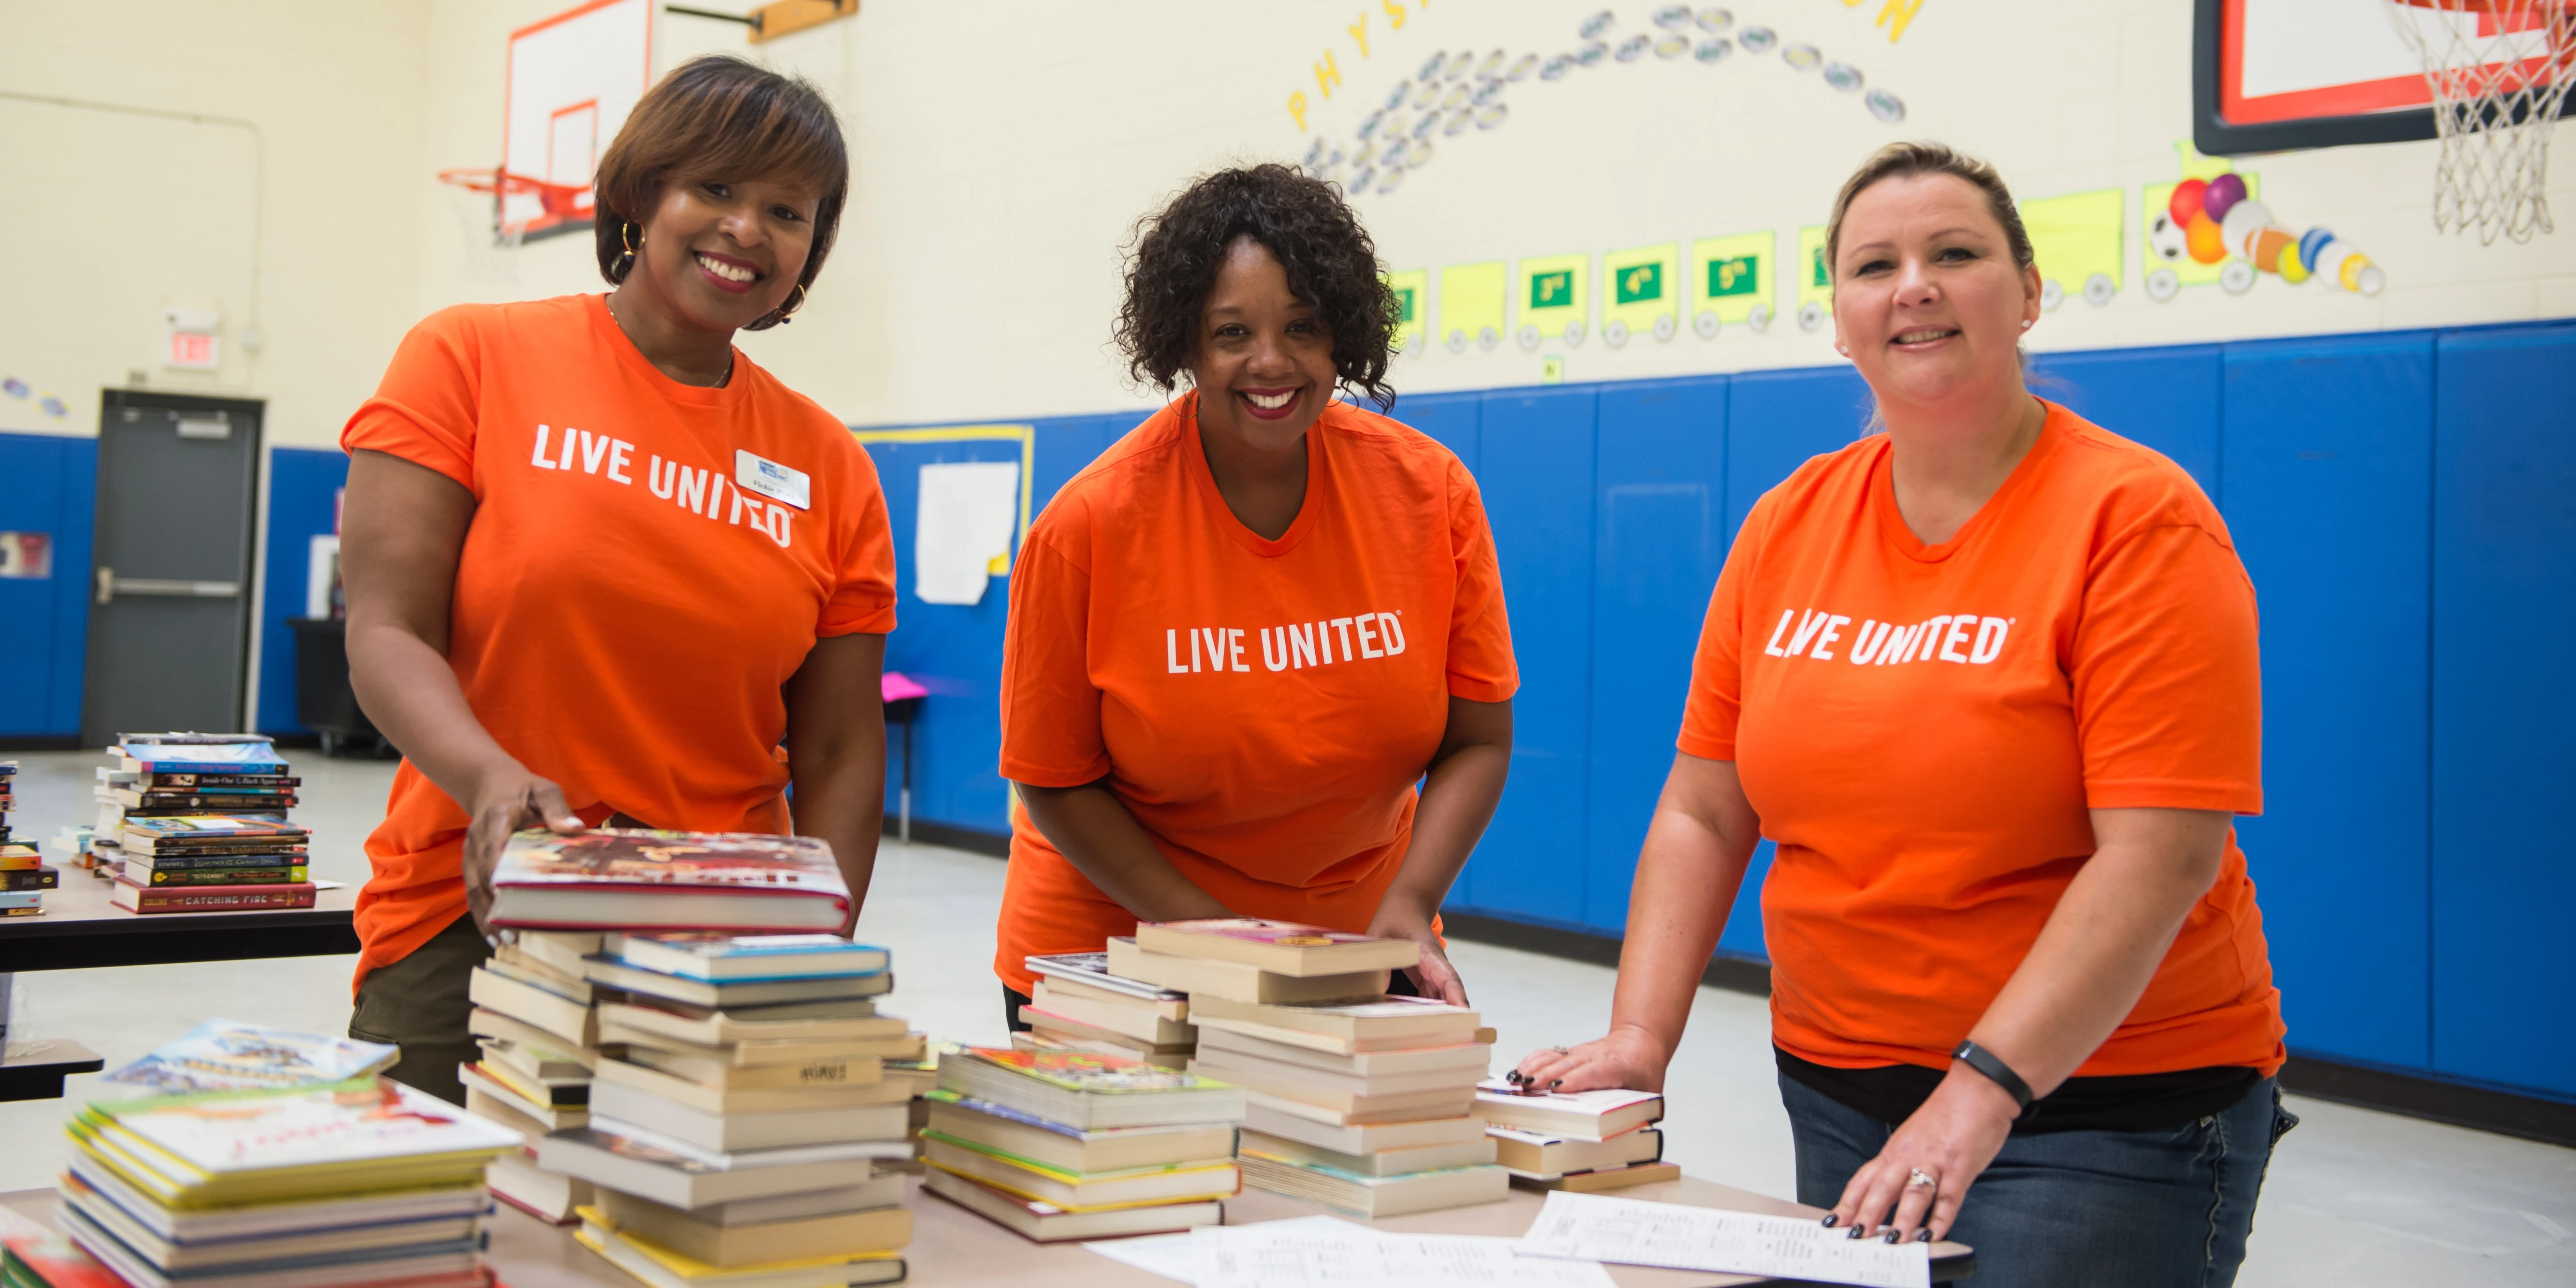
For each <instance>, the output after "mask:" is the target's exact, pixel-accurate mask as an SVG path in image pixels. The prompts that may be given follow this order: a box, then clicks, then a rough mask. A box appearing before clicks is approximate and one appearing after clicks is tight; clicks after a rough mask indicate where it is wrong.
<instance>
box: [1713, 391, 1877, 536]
mask: <svg viewBox="0 0 2576 1288" xmlns="http://www.w3.org/2000/svg"><path fill="white" fill-rule="evenodd" d="M1725 383H1726V392H1727V417H1726V424H1727V435H1726V534H1727V538H1728V540H1730V541H1732V540H1733V539H1734V536H1735V531H1736V529H1738V528H1741V527H1743V526H1744V516H1745V515H1746V514H1747V513H1749V512H1751V510H1752V509H1753V503H1754V502H1756V501H1759V500H1761V499H1762V494H1763V493H1765V492H1768V491H1770V490H1771V488H1772V486H1773V485H1774V484H1776V483H1778V482H1780V480H1782V479H1785V478H1787V477H1789V475H1790V473H1791V472H1792V471H1794V470H1796V469H1797V468H1798V467H1799V466H1800V465H1803V464H1805V463H1806V461H1807V458H1808V457H1811V456H1820V455H1822V454H1824V453H1826V452H1831V451H1836V450H1838V449H1840V448H1842V447H1844V446H1846V445H1848V444H1849V443H1851V442H1852V440H1854V439H1857V438H1859V437H1860V436H1861V430H1862V428H1863V427H1864V426H1865V425H1866V424H1867V423H1868V421H1869V411H1870V399H1869V386H1867V385H1865V384H1862V383H1861V379H1860V376H1859V374H1858V373H1856V372H1854V371H1853V370H1852V369H1851V368H1849V367H1818V368H1811V369H1807V370H1800V371H1764V372H1758V373H1754V374H1751V375H1742V376H1736V377H1734V378H1733V379H1731V380H1728V381H1726V382H1725Z"/></svg>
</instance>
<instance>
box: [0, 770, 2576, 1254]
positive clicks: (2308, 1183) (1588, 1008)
mask: <svg viewBox="0 0 2576 1288" xmlns="http://www.w3.org/2000/svg"><path fill="white" fill-rule="evenodd" d="M18 759H20V760H21V761H22V762H24V763H25V765H26V769H25V771H24V772H23V773H22V774H21V776H20V777H21V786H20V791H21V794H22V804H23V805H24V806H25V807H26V811H27V812H26V814H25V815H24V816H23V817H22V819H21V822H23V824H24V825H25V826H26V827H27V828H28V830H29V831H31V832H35V833H38V834H44V833H50V832H52V831H53V829H54V827H55V826H56V825H58V824H59V823H62V822H65V821H69V820H70V819H72V818H75V817H81V816H85V815H86V813H87V812H88V810H89V805H88V791H89V777H90V766H92V765H94V764H97V763H100V762H99V758H98V757H96V756H92V755H76V754H72V753H60V754H56V753H47V754H41V755H26V754H21V755H20V756H19V757H18ZM294 759H295V760H296V765H297V771H298V772H299V773H301V774H303V775H304V778H305V782H306V784H307V786H306V789H305V798H306V800H307V801H308V802H310V803H309V804H308V805H306V806H305V807H304V808H303V809H301V810H300V811H298V813H299V815H300V816H301V817H303V818H305V819H306V820H308V821H309V822H310V823H311V824H312V825H313V827H314V831H315V837H316V844H315V863H314V866H315V868H316V869H317V871H318V873H319V874H320V875H323V876H328V877H331V878H334V879H341V880H356V879H362V878H363V877H364V875H365V864H364V860H363V858H362V857H361V856H360V853H359V850H358V842H359V841H360V839H361V838H362V837H363V836H364V835H365V832H366V829H367V828H368V827H369V826H371V825H372V824H373V822H374V820H375V818H376V817H377V816H378V814H379V813H380V810H381V803H382V801H383V798H384V789H385V785H386V783H387V782H388V781H390V779H391V778H392V772H393V767H392V766H391V765H390V764H388V763H382V762H377V763H369V762H360V761H325V760H323V759H322V758H321V757H320V756H319V755H318V754H317V753H314V752H310V751H307V752H302V753H299V754H297V755H296V756H295V757H294ZM1002 871H1003V869H1002V864H1001V863H1000V862H999V861H997V860H993V859H988V858H984V857H981V856H978V855H972V854H964V853H960V852H958V851H955V850H944V849H939V848H936V847H932V846H911V847H903V846H897V845H895V844H893V843H891V842H889V843H888V845H887V847H886V849H885V851H884V854H883V856H882V857H881V858H880V859H879V861H878V868H877V880H876V887H875V889H874V890H873V891H872V892H871V895H870V898H869V901H868V907H867V911H866V914H865V916H864V917H863V918H862V919H861V921H860V923H859V930H860V935H861V937H862V938H865V939H868V940H870V941H872V942H876V943H881V944H884V945H886V946H887V947H888V948H890V949H892V950H893V952H894V960H895V972H896V975H897V984H896V989H895V994H894V997H893V999H892V1001H891V1002H890V1003H889V1009H890V1010H893V1011H897V1012H900V1013H902V1014H905V1015H908V1016H910V1017H912V1019H913V1020H914V1022H915V1023H916V1024H918V1025H919V1026H920V1027H922V1028H924V1029H926V1030H928V1031H929V1032H930V1033H932V1034H933V1035H935V1036H938V1037H941V1038H949V1039H955V1040H959V1041H983V1042H991V1041H998V1040H1000V1038H1001V1035H1002V1009H1001V989H1000V986H999V985H998V984H997V983H995V981H994V979H993V975H992V970H991V963H992V956H993V933H992V926H993V910H994V908H995V907H996V905H997V904H998V903H999V901H1000V898H1001V888H1002ZM79 879H82V880H87V879H88V878H87V877H85V876H84V877H80V878H79ZM1454 956H1455V959H1456V961H1457V963H1458V966H1459V969H1460V970H1461V971H1462V972H1464V973H1465V975H1466V978H1467V982H1468V987H1469V988H1470V990H1471V991H1472V993H1473V995H1474V1000H1475V1002H1476V1003H1477V1005H1478V1006H1479V1007H1480V1008H1481V1009H1482V1010H1483V1011H1484V1012H1485V1014H1486V1016H1487V1017H1488V1019H1489V1021H1490V1022H1491V1023H1493V1024H1494V1025H1495V1026H1496V1027H1497V1028H1499V1029H1501V1030H1502V1033H1503V1053H1502V1059H1503V1060H1504V1061H1508V1060H1510V1059H1512V1058H1516V1057H1517V1056H1518V1055H1519V1054H1520V1053H1522V1052H1524V1051H1526V1050H1528V1049H1530V1048H1532V1047H1536V1046H1542V1045H1546V1044H1550V1043H1558V1042H1573V1041H1579V1040H1581V1039H1583V1038H1586V1037H1590V1036H1593V1035H1594V1034H1596V1033H1597V1031H1598V1029H1599V1027H1600V1025H1601V1023H1602V1020H1603V1017H1604V1016H1605V1015H1606V1014H1607V1012H1608V1008H1609V1002H1610V990H1611V983H1612V979H1613V976H1614V972H1612V971H1610V970H1609V969H1607V968H1604V967H1599V966H1587V965H1582V964H1579V963H1573V962H1566V961H1561V960H1558V959H1555V958H1550V957H1540V956H1535V955H1532V954H1528V953H1521V952H1515V951H1512V950H1509V949H1502V948H1493V947H1488V946H1485V945H1481V944H1460V945H1458V946H1457V947H1456V949H1455V953H1454ZM350 964H351V963H350V959H348V958H314V959H303V960H289V961H271V962H240V963H210V964H204V965H191V966H150V967H134V968H129V969H122V970H100V971H70V972H64V973H61V974H50V973H48V974H34V975H26V976H21V977H20V980H21V992H22V995H23V996H22V999H21V1009H22V1012H23V1016H24V1022H25V1023H27V1024H28V1025H29V1026H30V1027H31V1028H32V1029H35V1030H41V1031H43V1032H45V1033H50V1034H58V1035H61V1036H65V1037H73V1038H78V1039H79V1040H81V1041H83V1042H86V1043H88V1044H89V1045H90V1046H91V1047H93V1048H95V1049H97V1050H98V1051H99V1052H100V1053H101V1054H103V1055H105V1056H106V1057H107V1058H108V1059H109V1061H110V1062H111V1067H112V1066H113V1064H114V1063H115V1062H119V1061H123V1060H126V1059H130V1058H132V1057H133V1056H135V1055H137V1054H140V1053H141V1052H142V1051H144V1050H145V1049H147V1048H149V1047H150V1046H152V1045H153V1044H154V1043H156V1042H159V1041H161V1040H163V1039H166V1038H168V1037H170V1036H171V1035H173V1034H176V1033H178V1032H180V1031H181V1030H183V1029H186V1028H187V1027H189V1026H190V1025H192V1024H194V1023H196V1022H197V1021H198V1020H200V1019H202V1018H205V1017H207V1016H213V1015H224V1016H231V1017H234V1018H238V1019H244V1020H257V1021H260V1022H262V1023H268V1024H279V1025H288V1026H294V1027H300V1028H306V1029H310V1030H313V1031H316V1032H337V1031H339V1030H340V1029H341V1028H342V1027H343V1026H345V1025H346V1024H347V1022H348V1007H349V992H348V988H349V984H348V981H349V968H350ZM1767 1033H1768V1026H1767V1014H1766V1010H1765V1007H1764V1004H1763V1003H1762V1002H1761V1001H1760V1000H1759V999H1756V998H1751V997H1745V996H1742V995H1740V994H1734V993H1725V992H1719V991H1716V990H1713V989H1703V990H1702V991H1701V993H1700V1000H1699V1006H1698V1010H1697V1012H1696V1014H1695V1015H1694V1016H1693V1023H1692V1027H1691V1032H1690V1035H1689V1037H1688V1038H1687V1039H1686V1040H1685V1042H1684V1044H1683V1049H1682V1053H1681V1056H1680V1059H1679V1062H1678V1065H1677V1067H1678V1068H1680V1069H1684V1070H1688V1071H1689V1072H1688V1073H1687V1074H1685V1075H1682V1076H1677V1077H1676V1078H1675V1079H1674V1080H1673V1085H1672V1087H1671V1093H1672V1101H1671V1105H1670V1107H1669V1116H1668V1117H1667V1119H1666V1121H1665V1129H1666V1133H1667V1136H1668V1137H1669V1139H1670V1142H1671V1149H1670V1156H1671V1157H1673V1158H1674V1159H1676V1160H1677V1161H1679V1162H1680V1163H1681V1164H1682V1165H1683V1166H1684V1167H1685V1168H1687V1169H1688V1170H1689V1171H1691V1172H1692V1173H1693V1174H1695V1175H1700V1176H1705V1177H1708V1178H1710V1179H1712V1180H1718V1181H1724V1182H1726V1183H1729V1184H1733V1185H1740V1186H1744V1187H1746V1188H1749V1189H1757V1190H1764V1191H1768V1192H1771V1193H1779V1194H1785V1193H1787V1192H1788V1190H1789V1189H1790V1154H1789V1130H1788V1122H1787V1120H1786V1118H1784V1117H1783V1115H1782V1114H1781V1111H1780V1100H1779V1093H1778V1090H1777V1088H1776V1086H1775V1085H1774V1083H1773V1078H1772V1072H1771V1062H1770V1058H1769V1051H1768V1043H1767V1042H1766V1037H1767ZM86 1081H88V1079H75V1080H73V1096H74V1097H75V1098H77V1097H78V1096H79V1094H80V1084H81V1083H83V1082H86ZM69 1103H71V1102H66V1101H38V1102H32V1103H21V1104H0V1190H14V1189H25V1188H31V1187H36V1186H43V1185H49V1184H51V1182H52V1177H53V1174H54V1172H55V1170H56V1169H57V1168H58V1167H59V1166H60V1165H61V1159H62V1150H63V1145H62V1137H61V1133H60V1125H61V1122H62V1120H63V1117H64V1115H65V1113H66V1112H67V1108H68V1104H69ZM2292 1103H2293V1105H2294V1107H2295V1108H2296V1109H2297V1111H2298V1112H2299V1113H2300V1115H2301V1116H2302V1117H2304V1118H2305V1120H2306V1122H2305V1124H2304V1125H2303V1126H2301V1127H2300V1128H2299V1129H2298V1130H2297V1131H2296V1132H2294V1133H2292V1134H2291V1135H2290V1136H2289V1137H2288V1138H2287V1139H2285V1140H2284V1141H2283V1142H2282V1145H2281V1149H2280V1152H2279V1153H2278V1154H2277V1155H2275V1157H2274V1160H2273V1165H2272V1173H2271V1177H2270V1180H2269V1182H2268V1184H2267V1187H2266V1189H2265V1191H2264V1195H2263V1204H2262V1209H2261V1216H2260V1218H2259V1222H2258V1226H2257V1229H2256V1231H2255V1236H2254V1244H2253V1254H2252V1258H2251V1260H2250V1261H2249V1263H2248V1264H2247V1266H2246V1270H2245V1273H2244V1275H2243V1276H2242V1278H2240V1280H2239V1281H2238V1282H2240V1283H2242V1284H2246V1285H2254V1286H2260V1288H2288V1286H2293V1285H2296V1286H2299V1288H2307V1286H2310V1285H2314V1286H2316V1288H2325V1286H2327V1285H2334V1286H2336V1288H2365V1286H2369V1285H2382V1284H2385V1285H2397V1284H2409V1285H2413V1284H2456V1283H2472V1282H2474V1283H2478V1284H2482V1285H2496V1286H2500V1288H2511V1286H2519V1285H2529V1286H2531V1288H2541V1286H2543V1285H2546V1286H2548V1288H2563V1286H2564V1285H2567V1284H2570V1283H2576V1150H2566V1149H2558V1148H2554V1147H2551V1146H2547V1145H2537V1144H2532V1143H2530V1142H2527V1141H2520V1140H2513V1139H2509V1138H2506V1137H2502V1136H2493V1135H2488V1134H2486V1133H2483V1132H2474V1131H2466V1130H2462V1129H2460V1128H2455V1127H2444V1126H2439V1125H2436V1124H2432V1123H2425V1122H2419V1121H2416V1120H2413V1119H2407V1118H2400V1117H2395V1116H2392V1115H2388V1114H2380V1113H2373V1112H2370V1111H2367V1110H2360V1109H2350V1108H2346V1107H2344V1106H2340V1105H2332V1104H2325V1103H2321V1102H2317V1101H2310V1100H2293V1102H2292Z"/></svg>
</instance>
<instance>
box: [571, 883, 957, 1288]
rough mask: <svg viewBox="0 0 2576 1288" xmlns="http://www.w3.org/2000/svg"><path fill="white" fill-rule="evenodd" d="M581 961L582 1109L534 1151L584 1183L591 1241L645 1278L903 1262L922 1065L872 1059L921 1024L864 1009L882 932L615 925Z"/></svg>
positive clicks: (885, 1056) (876, 986)
mask: <svg viewBox="0 0 2576 1288" xmlns="http://www.w3.org/2000/svg"><path fill="white" fill-rule="evenodd" d="M770 839H776V838H770ZM826 853H828V851H826ZM711 897H714V898H718V899H722V898H730V897H733V896H711ZM581 968H582V975H583V977H584V979H585V980H587V981H588V982H589V983H591V984H592V985H593V986H595V987H597V988H598V989H600V990H601V993H602V996H601V1001H600V1004H599V1007H598V1009H597V1012H596V1014H597V1017H598V1032H597V1045H598V1049H599V1053H598V1056H597V1058H596V1062H595V1064H593V1065H592V1067H591V1070H590V1073H591V1082H590V1085H589V1097H588V1106H587V1108H588V1114H589V1119H588V1122H587V1123H586V1124H585V1125H582V1126H575V1127H566V1128H563V1129H561V1130H557V1131H554V1132H551V1133H549V1134H547V1135H546V1136H545V1137H544V1138H543V1139H541V1140H540V1141H539V1142H538V1145H537V1156H536V1162H537V1165H538V1166H539V1167H541V1168H543V1169H545V1170H546V1171H549V1172H555V1173H560V1174H563V1175H565V1176H569V1177H574V1178H578V1179H579V1180H582V1181H585V1182H588V1183H590V1184H591V1185H592V1186H593V1187H594V1189H595V1192H596V1196H597V1197H596V1199H595V1201H594V1202H593V1203H591V1204H589V1205H584V1206H581V1207H580V1208H579V1209H578V1215H579V1217H580V1219H581V1221H582V1229H581V1233H580V1236H579V1237H580V1238H581V1239H582V1241H583V1242H584V1243H585V1244H587V1245H588V1246H590V1247H591V1248H593V1249H594V1250H595V1251H597V1252H598V1253H599V1254H600V1255H601V1256H603V1257H606V1258H607V1259H608V1260H610V1261H611V1262H614V1263H615V1264H617V1265H618V1266H619V1267H620V1268H622V1269H624V1270H626V1271H628V1272H629V1273H630V1274H633V1275H635V1276H636V1277H637V1278H640V1279H643V1280H645V1281H646V1282H648V1283H652V1284H655V1285H658V1286H659V1288H683V1286H685V1285H691V1284H705V1283H708V1282H712V1281H716V1280H721V1281H724V1282H728V1283H730V1282H733V1281H736V1280H743V1281H746V1282H747V1281H748V1280H750V1279H753V1278H758V1279H760V1281H761V1283H762V1284H764V1285H768V1288H829V1286H831V1285H840V1284H861V1283H884V1282H892V1281H894V1280H897V1279H900V1278H902V1276H903V1273H904V1263H903V1259H902V1257H901V1256H900V1255H899V1254H898V1252H897V1250H898V1249H900V1248H902V1247H903V1246H904V1245H905V1244H906V1243H909V1242H910V1241H911V1239H912V1213H911V1212H910V1211H909V1210H908V1209H906V1208H905V1207H904V1206H903V1200H904V1173H903V1171H902V1170H901V1164H903V1163H905V1162H907V1161H909V1160H910V1159H911V1157H912V1155H913V1152H914V1145H913V1143H912V1141H911V1140H910V1139H909V1136H910V1133H911V1118H912V1113H911V1103H912V1100H913V1096H914V1092H915V1090H916V1089H917V1084H918V1079H916V1078H912V1077H907V1076H895V1077H888V1076H887V1073H886V1068H885V1064H886V1061H888V1060H889V1059H891V1060H896V1061H919V1060H921V1059H922V1057H923V1055H924V1049H923V1048H924V1040H923V1038H922V1036H921V1035H920V1034H918V1033H914V1032H912V1031H911V1026H910V1025H908V1024H906V1023H905V1022H904V1021H903V1020H902V1019H900V1018H898V1017H895V1016H891V1015H882V1014H879V1013H878V1011H877V999H878V998H880V997H882V996H884V995H885V994H886V993H887V992H888V991H889V990H890V989H891V988H892V987H893V983H894V977H893V974H892V972H891V971H890V970H889V963H888V961H887V954H886V952H885V950H884V949H882V948H873V947H869V946H867V945H864V944H853V943H851V942H849V941H848V940H845V939H842V938H841V937H839V936H838V935H828V934H788V935H741V936H735V935H725V934H714V933H706V932H659V933H652V932H636V933H615V934H607V935H603V936H601V937H600V942H599V948H598V951H597V952H596V953H593V954H591V955H590V956H588V957H586V958H585V959H583V961H582V962H581ZM770 1276H774V1278H771V1277H770Z"/></svg>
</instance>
